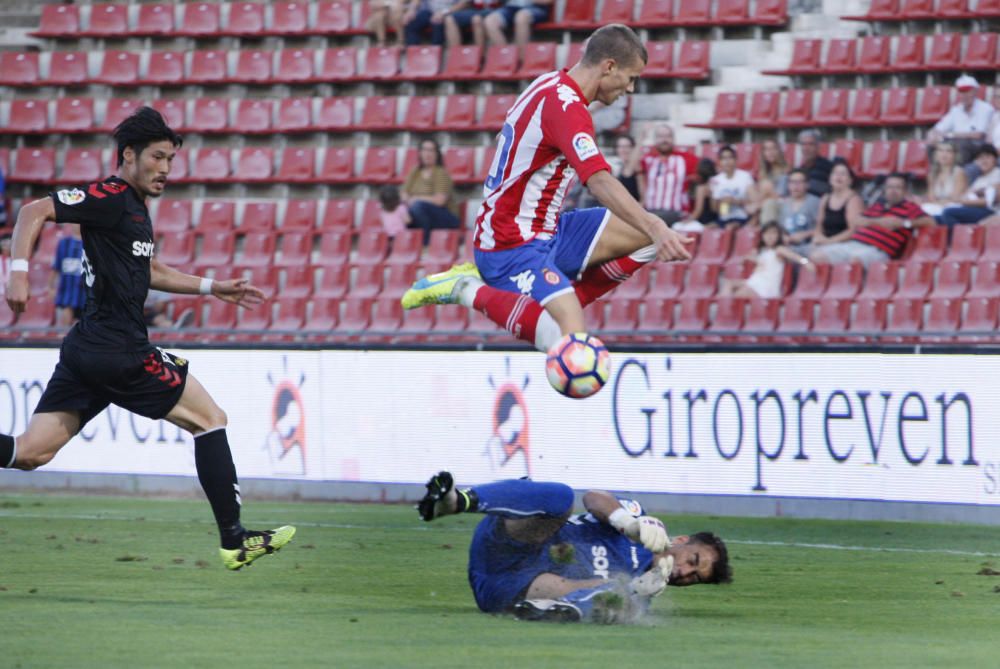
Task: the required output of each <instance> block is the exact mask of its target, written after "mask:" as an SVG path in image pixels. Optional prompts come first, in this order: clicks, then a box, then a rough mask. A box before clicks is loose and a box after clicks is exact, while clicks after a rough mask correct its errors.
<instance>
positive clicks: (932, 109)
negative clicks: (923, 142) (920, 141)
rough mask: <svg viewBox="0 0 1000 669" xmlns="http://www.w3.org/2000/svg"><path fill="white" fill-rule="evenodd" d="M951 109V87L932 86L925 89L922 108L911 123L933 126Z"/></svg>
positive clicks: (918, 109) (921, 101) (922, 94)
mask: <svg viewBox="0 0 1000 669" xmlns="http://www.w3.org/2000/svg"><path fill="white" fill-rule="evenodd" d="M949 107H951V87H949V86H930V87H928V88H924V89H922V91H921V95H920V106H919V107H918V108H917V113H916V114H915V115H914V116H913V120H912V121H911V123H916V124H918V125H932V124H934V123H937V122H938V121H939V120H941V117H943V116H944V115H945V114H947V113H948V109H949Z"/></svg>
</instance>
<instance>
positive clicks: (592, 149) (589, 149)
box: [573, 132, 599, 160]
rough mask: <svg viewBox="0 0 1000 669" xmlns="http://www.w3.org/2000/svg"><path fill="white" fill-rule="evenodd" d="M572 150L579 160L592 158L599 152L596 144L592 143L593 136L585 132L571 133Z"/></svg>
mask: <svg viewBox="0 0 1000 669" xmlns="http://www.w3.org/2000/svg"><path fill="white" fill-rule="evenodd" d="M573 150H574V151H576V156H577V158H579V159H580V160H586V159H587V158H593V157H594V156H596V155H597V154H598V153H599V151H598V150H597V144H595V143H594V138H593V137H591V136H590V135H588V134H587V133H585V132H578V133H576V134H575V135H573Z"/></svg>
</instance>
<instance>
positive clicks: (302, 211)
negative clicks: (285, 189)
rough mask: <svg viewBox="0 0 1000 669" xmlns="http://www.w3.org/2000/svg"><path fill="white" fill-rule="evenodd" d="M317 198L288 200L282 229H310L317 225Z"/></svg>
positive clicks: (286, 230)
mask: <svg viewBox="0 0 1000 669" xmlns="http://www.w3.org/2000/svg"><path fill="white" fill-rule="evenodd" d="M331 202H332V200H331ZM316 204H317V202H316V200H288V205H287V206H286V207H285V216H284V218H282V220H281V231H282V232H288V231H293V230H294V231H295V232H301V231H308V230H312V229H313V228H315V227H316Z"/></svg>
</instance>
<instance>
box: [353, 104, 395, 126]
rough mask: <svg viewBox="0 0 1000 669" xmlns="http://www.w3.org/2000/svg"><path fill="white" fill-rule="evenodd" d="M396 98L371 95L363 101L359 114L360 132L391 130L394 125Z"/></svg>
mask: <svg viewBox="0 0 1000 669" xmlns="http://www.w3.org/2000/svg"><path fill="white" fill-rule="evenodd" d="M397 99H398V98H397V96H384V95H373V96H371V97H368V98H366V99H365V104H364V109H363V110H362V112H361V123H360V126H359V127H360V128H361V129H362V130H369V131H371V130H391V129H394V128H396V127H397V125H396V101H397Z"/></svg>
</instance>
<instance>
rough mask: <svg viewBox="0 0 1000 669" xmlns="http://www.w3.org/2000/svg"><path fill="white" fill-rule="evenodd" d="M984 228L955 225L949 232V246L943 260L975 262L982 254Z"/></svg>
mask: <svg viewBox="0 0 1000 669" xmlns="http://www.w3.org/2000/svg"><path fill="white" fill-rule="evenodd" d="M985 236H986V235H985V231H984V228H983V227H982V226H980V225H957V226H955V227H954V228H952V231H951V245H950V246H949V248H948V253H947V255H946V256H945V260H951V261H956V262H965V261H969V262H976V261H977V260H979V256H981V255H982V254H983V239H984V238H985Z"/></svg>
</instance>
